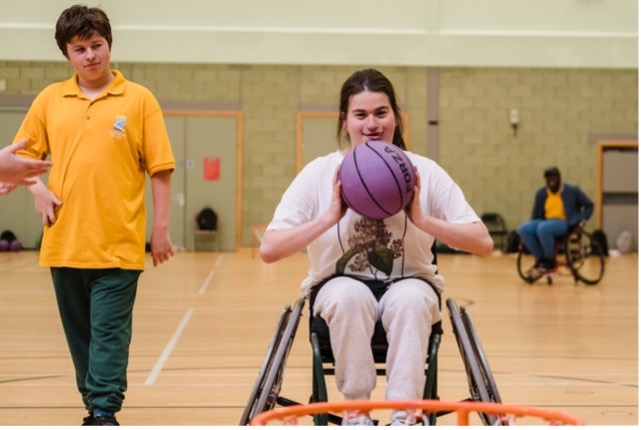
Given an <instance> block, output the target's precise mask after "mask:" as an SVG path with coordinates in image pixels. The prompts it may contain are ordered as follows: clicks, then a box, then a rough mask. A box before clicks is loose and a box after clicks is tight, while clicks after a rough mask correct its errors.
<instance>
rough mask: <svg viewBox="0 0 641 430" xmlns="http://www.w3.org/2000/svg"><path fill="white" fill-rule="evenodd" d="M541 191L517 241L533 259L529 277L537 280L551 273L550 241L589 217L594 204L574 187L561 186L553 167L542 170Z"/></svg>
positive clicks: (552, 259)
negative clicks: (534, 262) (533, 264)
mask: <svg viewBox="0 0 641 430" xmlns="http://www.w3.org/2000/svg"><path fill="white" fill-rule="evenodd" d="M543 177H544V178H545V185H546V186H545V187H542V188H540V189H539V190H538V191H537V192H536V195H535V197H534V209H533V210H532V218H531V219H530V221H526V222H524V223H523V224H521V226H520V227H519V233H520V235H521V241H522V242H523V244H525V246H526V247H527V249H528V250H529V251H530V252H531V253H532V255H534V257H535V258H536V261H537V262H536V264H535V266H534V267H533V268H532V270H531V275H532V276H533V277H535V276H541V275H542V274H544V273H546V272H548V271H550V270H552V269H554V265H555V261H556V258H555V257H556V256H555V255H554V253H555V248H554V239H555V238H556V237H559V236H563V235H565V234H566V233H567V232H568V231H569V230H570V229H571V228H573V227H576V226H577V225H579V224H580V223H582V222H585V221H587V220H588V219H590V217H591V216H592V211H593V210H594V203H592V200H590V199H589V198H588V197H587V196H586V195H585V193H584V192H583V191H581V189H580V188H579V187H578V186H576V185H570V184H562V183H561V172H560V171H559V169H557V168H556V167H550V168H548V169H545V172H544V173H543Z"/></svg>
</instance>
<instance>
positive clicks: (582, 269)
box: [516, 226, 605, 285]
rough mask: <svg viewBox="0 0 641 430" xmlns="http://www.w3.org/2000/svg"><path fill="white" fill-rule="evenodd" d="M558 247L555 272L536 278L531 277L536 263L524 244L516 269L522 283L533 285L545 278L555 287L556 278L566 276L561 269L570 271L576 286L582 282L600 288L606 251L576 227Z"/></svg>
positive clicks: (584, 231) (556, 241)
mask: <svg viewBox="0 0 641 430" xmlns="http://www.w3.org/2000/svg"><path fill="white" fill-rule="evenodd" d="M554 246H555V248H556V251H555V254H556V261H555V266H554V269H551V270H549V271H547V272H546V273H542V274H540V275H539V276H535V277H532V276H529V275H528V271H529V270H530V269H531V268H532V267H533V266H534V264H535V263H536V261H535V258H534V256H533V255H532V254H531V253H530V252H529V251H528V250H527V248H526V247H525V245H523V244H521V245H520V246H519V254H518V256H517V259H516V268H517V271H518V273H519V276H520V277H521V279H523V280H524V281H525V282H527V283H529V284H533V283H534V282H536V281H538V280H539V279H541V278H543V277H545V278H546V280H547V283H548V285H551V284H552V275H553V274H555V273H562V272H560V271H559V269H561V268H567V269H568V270H569V272H570V274H571V275H572V277H573V278H574V283H575V284H578V283H579V281H581V282H583V283H585V284H586V285H596V284H598V283H599V282H600V281H601V279H602V278H603V274H604V273H605V258H604V255H605V254H604V252H605V251H604V250H603V249H601V246H600V245H599V243H598V242H596V241H594V240H593V238H592V235H591V234H590V233H589V232H587V231H586V230H585V229H583V227H581V226H578V227H575V228H574V229H572V230H571V231H570V232H569V233H568V234H566V235H565V236H562V237H559V238H557V239H556V240H555V244H554Z"/></svg>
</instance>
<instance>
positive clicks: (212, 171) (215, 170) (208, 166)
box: [203, 157, 220, 181]
mask: <svg viewBox="0 0 641 430" xmlns="http://www.w3.org/2000/svg"><path fill="white" fill-rule="evenodd" d="M203 177H204V179H205V180H206V181H218V180H219V179H220V158H219V157H205V163H204V168H203Z"/></svg>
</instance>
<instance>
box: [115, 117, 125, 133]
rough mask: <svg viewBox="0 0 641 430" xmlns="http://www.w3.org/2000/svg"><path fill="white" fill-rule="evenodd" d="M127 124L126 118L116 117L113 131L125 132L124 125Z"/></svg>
mask: <svg viewBox="0 0 641 430" xmlns="http://www.w3.org/2000/svg"><path fill="white" fill-rule="evenodd" d="M126 123H127V118H126V117H124V116H117V117H116V120H115V121H114V130H118V131H122V132H124V131H125V124H126Z"/></svg>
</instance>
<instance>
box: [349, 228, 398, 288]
mask: <svg viewBox="0 0 641 430" xmlns="http://www.w3.org/2000/svg"><path fill="white" fill-rule="evenodd" d="M402 255H403V240H402V239H393V238H392V233H391V232H390V231H389V230H388V228H387V225H386V224H385V221H384V220H373V219H366V218H361V219H359V220H358V221H356V223H355V224H354V234H353V235H351V236H350V237H349V240H348V247H347V250H345V252H344V253H343V256H342V257H341V258H340V259H339V260H338V261H337V262H336V274H344V273H345V269H349V270H350V271H352V272H354V273H365V272H367V273H368V274H373V275H374V278H375V279H381V278H379V274H385V275H386V276H385V277H387V278H388V277H389V276H390V275H391V274H392V268H393V267H394V260H395V259H397V258H399V257H401V256H402ZM381 277H382V275H381Z"/></svg>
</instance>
